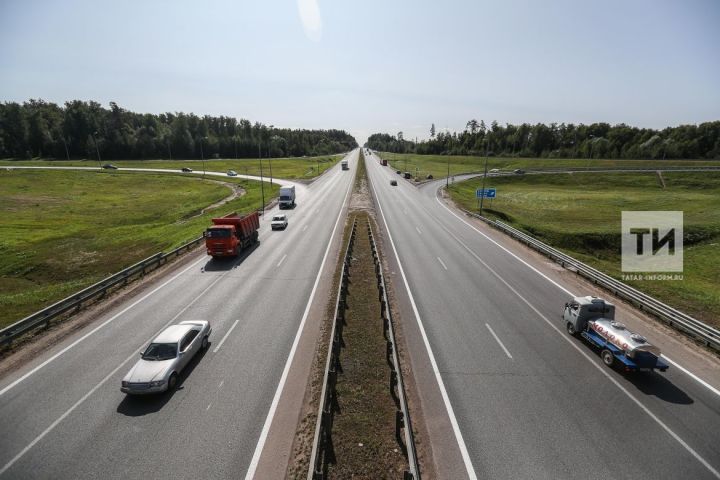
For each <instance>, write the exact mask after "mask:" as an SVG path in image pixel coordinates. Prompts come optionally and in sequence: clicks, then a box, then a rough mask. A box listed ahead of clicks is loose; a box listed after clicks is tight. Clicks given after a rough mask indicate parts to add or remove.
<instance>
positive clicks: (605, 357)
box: [600, 348, 615, 367]
mask: <svg viewBox="0 0 720 480" xmlns="http://www.w3.org/2000/svg"><path fill="white" fill-rule="evenodd" d="M600 358H602V361H603V363H604V364H605V365H607V366H608V367H612V366H613V363H614V362H615V356H614V355H613V353H612V352H611V351H610V350H608V349H607V348H606V349H605V350H603V351H602V352H600Z"/></svg>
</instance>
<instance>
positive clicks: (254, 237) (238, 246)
mask: <svg viewBox="0 0 720 480" xmlns="http://www.w3.org/2000/svg"><path fill="white" fill-rule="evenodd" d="M212 223H213V225H212V226H211V227H208V229H207V230H205V233H204V234H203V236H204V237H205V247H206V248H207V253H208V255H212V256H213V257H235V256H237V255H238V254H239V253H240V251H242V250H243V249H245V248H247V247H249V246H250V245H253V244H255V243H256V242H257V241H258V229H259V228H260V217H259V216H258V213H257V212H253V213H248V214H247V215H244V216H241V215H238V214H237V213H231V214H229V215H225V216H224V217H222V218H213V219H212Z"/></svg>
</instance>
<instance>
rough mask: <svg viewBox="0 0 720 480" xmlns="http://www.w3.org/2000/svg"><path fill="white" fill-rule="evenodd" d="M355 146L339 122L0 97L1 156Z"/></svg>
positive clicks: (286, 151)
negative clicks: (295, 125)
mask: <svg viewBox="0 0 720 480" xmlns="http://www.w3.org/2000/svg"><path fill="white" fill-rule="evenodd" d="M355 147H357V142H356V141H355V139H354V138H353V137H352V136H351V135H350V134H349V133H347V132H345V131H344V130H302V129H297V130H293V129H287V128H273V127H272V126H267V125H263V124H261V123H258V122H255V123H251V122H250V121H249V120H245V119H240V120H237V119H235V118H233V117H225V116H220V117H214V116H209V115H205V116H202V117H200V116H197V115H195V114H193V113H161V114H159V115H155V114H150V113H135V112H131V111H128V110H125V109H123V108H120V107H119V106H118V105H117V104H116V103H115V102H110V108H109V109H106V108H103V107H102V106H101V105H100V104H99V103H98V102H94V101H88V102H86V101H81V100H73V101H70V102H65V104H64V106H60V105H57V104H55V103H51V102H45V101H43V100H29V101H27V102H23V103H22V104H19V103H16V102H5V103H2V104H0V158H22V159H30V158H36V157H41V158H55V159H71V158H93V159H94V158H97V154H98V152H99V154H100V156H101V158H102V159H103V160H104V159H108V160H111V159H128V160H134V159H138V160H142V159H153V158H166V159H199V158H213V157H215V158H257V157H258V155H259V149H260V151H261V152H262V156H263V157H267V156H271V157H301V156H304V155H308V156H314V155H329V154H334V153H340V152H344V151H348V150H351V149H353V148H355Z"/></svg>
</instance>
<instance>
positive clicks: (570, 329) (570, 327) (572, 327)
mask: <svg viewBox="0 0 720 480" xmlns="http://www.w3.org/2000/svg"><path fill="white" fill-rule="evenodd" d="M566 328H567V332H568V333H569V334H570V335H572V336H573V337H576V336H577V330H575V325H573V324H572V323H570V322H567V326H566Z"/></svg>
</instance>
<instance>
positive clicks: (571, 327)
mask: <svg viewBox="0 0 720 480" xmlns="http://www.w3.org/2000/svg"><path fill="white" fill-rule="evenodd" d="M562 319H563V321H564V322H565V328H566V329H567V332H568V333H569V334H570V335H573V336H576V337H581V338H583V339H584V340H586V341H587V342H588V343H589V344H590V345H592V346H593V347H595V348H597V349H599V350H600V358H601V359H602V361H603V363H604V364H605V365H607V366H608V367H614V366H618V367H619V368H621V369H623V370H624V371H626V372H636V371H652V370H660V371H661V372H664V371H666V370H667V369H668V365H667V364H666V363H665V362H663V361H662V359H661V358H660V348H658V347H656V346H655V345H651V344H650V343H649V342H648V341H647V339H646V338H645V337H643V336H642V335H639V334H637V333H633V332H631V331H630V330H628V328H627V327H626V326H625V325H624V324H623V323H620V322H617V321H615V305H613V304H612V303H610V302H607V301H606V300H604V299H602V298H598V297H591V296H586V297H575V298H573V299H572V300H571V301H570V302H568V303H566V304H565V309H564V311H563V315H562Z"/></svg>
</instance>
